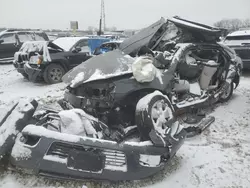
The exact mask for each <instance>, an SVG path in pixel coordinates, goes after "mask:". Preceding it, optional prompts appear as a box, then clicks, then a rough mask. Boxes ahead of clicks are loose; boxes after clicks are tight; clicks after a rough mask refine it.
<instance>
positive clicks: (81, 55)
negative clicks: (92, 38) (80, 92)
mask: <svg viewBox="0 0 250 188" xmlns="http://www.w3.org/2000/svg"><path fill="white" fill-rule="evenodd" d="M67 56H68V57H67V59H68V60H69V63H70V65H69V66H70V67H75V66H77V65H79V64H81V63H82V62H84V61H86V60H88V59H89V58H90V57H91V55H90V48H89V46H88V39H82V40H80V41H78V42H77V43H76V44H75V45H74V46H73V47H72V48H71V50H70V52H68V54H67Z"/></svg>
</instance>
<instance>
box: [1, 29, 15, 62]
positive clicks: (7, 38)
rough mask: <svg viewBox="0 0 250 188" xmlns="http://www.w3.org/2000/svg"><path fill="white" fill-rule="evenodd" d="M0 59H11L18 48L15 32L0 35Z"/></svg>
mask: <svg viewBox="0 0 250 188" xmlns="http://www.w3.org/2000/svg"><path fill="white" fill-rule="evenodd" d="M0 41H1V42H0V59H2V61H4V60H6V61H11V60H13V59H14V54H15V52H17V51H18V50H19V48H18V41H17V40H16V35H15V33H6V34H3V35H2V36H0Z"/></svg>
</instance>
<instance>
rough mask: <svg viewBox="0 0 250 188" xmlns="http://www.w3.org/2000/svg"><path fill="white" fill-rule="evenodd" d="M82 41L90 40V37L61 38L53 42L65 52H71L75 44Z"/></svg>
mask: <svg viewBox="0 0 250 188" xmlns="http://www.w3.org/2000/svg"><path fill="white" fill-rule="evenodd" d="M82 39H86V40H87V39H88V37H61V38H58V39H56V40H54V41H53V43H54V44H56V45H57V46H59V47H61V48H62V49H63V50H65V51H69V50H70V49H71V48H72V47H73V45H74V44H76V43H77V42H78V41H80V40H82Z"/></svg>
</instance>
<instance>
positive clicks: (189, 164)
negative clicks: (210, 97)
mask: <svg viewBox="0 0 250 188" xmlns="http://www.w3.org/2000/svg"><path fill="white" fill-rule="evenodd" d="M64 87H65V85H61V84H55V85H42V84H34V83H30V82H28V81H25V80H24V79H23V78H22V77H21V76H20V75H19V74H18V73H16V71H15V70H14V68H13V66H12V65H2V66H1V69H0V108H3V107H5V105H6V104H8V102H11V101H17V100H18V99H20V98H23V97H25V98H26V97H38V98H44V99H43V100H42V101H44V102H46V103H47V102H48V101H49V102H50V103H51V102H54V100H55V99H56V98H57V97H59V96H62V94H63V92H62V90H61V89H63V88H64ZM17 91H18V92H17ZM40 100H41V99H40ZM249 101H250V72H246V73H244V77H242V79H241V82H240V85H239V87H238V88H237V89H236V90H235V92H234V95H233V97H232V100H230V101H229V102H228V103H225V104H221V105H217V106H216V108H215V109H214V110H208V111H207V113H209V115H213V116H215V118H216V120H215V122H214V123H213V124H212V125H211V126H210V128H209V129H207V130H206V131H205V132H204V133H203V134H202V135H200V136H197V137H194V138H192V139H187V140H186V141H185V143H184V145H183V146H182V147H181V148H180V150H179V151H178V152H177V154H176V156H175V157H174V158H173V159H172V160H171V161H170V162H169V163H168V166H167V167H166V168H165V169H164V170H163V171H161V172H159V173H157V174H156V175H155V176H153V177H150V178H146V179H144V180H140V181H125V182H116V183H111V182H94V181H90V180H86V181H85V182H83V181H62V180H49V179H48V178H44V177H37V176H34V175H26V174H23V173H17V172H9V171H3V169H1V167H0V188H7V187H8V188H34V187H35V188H81V187H82V186H83V185H84V186H86V187H88V188H90V187H101V188H109V187H113V188H118V187H119V188H126V187H131V188H137V187H147V188H162V187H174V188H207V187H213V188H232V187H238V188H249V187H250V178H249V174H250V137H249V132H250V125H249V121H250V102H249ZM53 133H55V132H53ZM126 144H130V145H132V146H137V145H141V146H143V145H145V146H146V145H152V143H151V142H149V141H148V142H143V143H138V142H127V143H126Z"/></svg>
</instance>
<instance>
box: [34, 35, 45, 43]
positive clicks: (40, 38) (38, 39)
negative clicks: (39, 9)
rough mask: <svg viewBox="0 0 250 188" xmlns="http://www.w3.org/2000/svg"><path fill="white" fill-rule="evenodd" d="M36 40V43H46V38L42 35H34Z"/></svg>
mask: <svg viewBox="0 0 250 188" xmlns="http://www.w3.org/2000/svg"><path fill="white" fill-rule="evenodd" d="M34 39H35V40H36V41H44V40H45V39H44V37H43V36H42V35H41V34H38V33H34Z"/></svg>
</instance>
